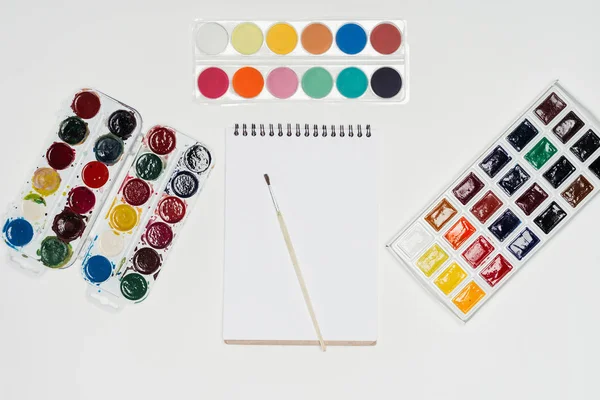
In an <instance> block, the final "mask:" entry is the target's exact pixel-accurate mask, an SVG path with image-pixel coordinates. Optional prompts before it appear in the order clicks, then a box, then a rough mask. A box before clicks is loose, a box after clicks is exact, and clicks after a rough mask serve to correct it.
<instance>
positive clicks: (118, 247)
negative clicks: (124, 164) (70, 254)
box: [82, 126, 213, 308]
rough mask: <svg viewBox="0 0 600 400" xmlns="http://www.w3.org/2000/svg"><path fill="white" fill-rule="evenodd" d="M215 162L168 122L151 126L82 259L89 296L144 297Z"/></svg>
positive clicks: (116, 301) (118, 302)
mask: <svg viewBox="0 0 600 400" xmlns="http://www.w3.org/2000/svg"><path fill="white" fill-rule="evenodd" d="M212 167H213V161H212V156H211V153H210V152H209V150H208V149H207V148H206V147H205V146H204V145H202V144H200V143H198V142H197V141H196V140H195V139H193V138H191V137H189V136H186V135H184V134H182V133H180V132H177V131H176V130H174V129H172V128H169V127H166V126H155V127H153V128H151V129H150V130H149V131H148V133H147V134H146V135H145V137H144V139H143V144H142V147H141V148H140V150H139V151H138V153H137V155H136V157H135V161H134V162H133V164H132V165H131V167H130V169H129V171H128V173H127V176H126V177H125V179H124V180H123V182H122V184H121V186H120V187H119V188H118V191H117V192H116V193H115V194H114V198H113V199H112V200H109V201H108V202H107V204H106V205H105V207H104V209H103V212H102V216H103V218H102V219H99V220H98V222H97V223H96V224H95V225H94V227H93V228H92V231H91V232H90V236H89V238H90V244H89V246H88V250H87V253H86V254H85V256H84V259H83V263H82V273H83V276H84V278H85V279H86V280H87V281H88V282H89V283H90V285H91V287H90V290H89V291H88V293H89V295H91V296H92V297H93V298H95V299H97V300H99V301H100V302H101V303H103V304H109V305H111V306H113V307H115V308H119V307H121V306H122V305H124V304H127V303H132V302H133V303H137V302H141V301H143V300H144V299H145V298H146V297H147V295H148V293H149V291H150V289H151V287H152V285H153V283H154V281H155V280H156V278H157V277H158V274H159V273H160V271H161V270H162V266H163V264H164V262H165V259H166V256H167V253H168V252H169V250H170V249H171V247H172V246H173V241H174V239H175V237H176V235H177V234H178V232H179V231H180V229H181V228H182V226H183V223H184V221H185V218H186V216H187V215H188V214H189V212H190V210H191V208H192V207H193V205H194V203H195V201H196V199H197V197H198V194H199V193H200V191H201V189H202V187H203V185H204V182H205V181H206V179H207V177H208V175H209V172H210V171H211V169H212Z"/></svg>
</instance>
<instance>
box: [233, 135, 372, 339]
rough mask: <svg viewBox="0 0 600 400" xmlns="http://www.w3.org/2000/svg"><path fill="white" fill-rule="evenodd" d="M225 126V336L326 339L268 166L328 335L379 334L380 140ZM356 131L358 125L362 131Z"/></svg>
mask: <svg viewBox="0 0 600 400" xmlns="http://www.w3.org/2000/svg"><path fill="white" fill-rule="evenodd" d="M319 132H320V133H319V137H314V136H312V134H313V133H312V130H311V136H309V137H306V136H304V134H302V136H300V137H297V136H296V134H295V132H294V133H293V135H292V136H291V137H288V136H287V134H284V136H282V137H280V136H278V135H275V136H269V135H268V133H267V135H266V136H260V135H258V134H257V135H256V136H251V135H250V132H248V135H247V136H242V134H241V133H240V134H239V135H238V136H236V135H234V131H233V129H231V130H228V131H227V132H226V166H225V168H226V170H225V174H226V178H225V179H226V184H225V190H226V192H225V271H224V316H223V338H224V340H225V342H227V343H264V342H267V343H268V342H272V343H282V344H286V343H289V344H306V343H313V342H314V344H317V336H316V333H315V330H314V328H313V325H312V321H311V318H310V314H309V312H308V309H307V307H306V304H305V302H304V298H303V296H302V291H301V288H300V285H299V283H298V280H297V278H296V275H295V272H294V267H293V265H292V262H291V260H290V256H289V253H288V251H287V248H286V245H285V240H284V238H283V235H282V233H281V230H280V228H279V223H278V220H277V215H276V212H275V209H274V207H273V203H272V201H271V197H270V195H269V190H268V187H267V184H266V183H265V180H264V178H263V175H264V174H265V173H266V174H269V176H270V178H271V186H272V188H273V191H274V193H275V196H276V198H277V202H278V203H279V207H280V209H281V212H282V214H283V217H284V219H285V222H286V224H287V227H288V230H289V234H290V237H291V241H292V243H293V245H294V248H295V250H296V254H297V257H298V261H299V264H300V269H301V270H302V273H303V275H304V279H305V281H306V285H307V288H308V292H309V294H310V297H311V300H312V303H313V306H314V310H315V313H316V317H317V320H318V323H319V326H320V328H321V332H322V335H323V339H324V340H325V342H326V343H328V344H357V345H360V344H362V345H369V344H374V343H375V342H376V340H377V254H378V245H377V243H378V242H377V182H376V181H377V144H376V140H375V139H376V138H375V136H376V133H375V132H372V136H371V137H366V135H365V134H364V133H363V135H362V137H357V135H356V133H355V134H354V136H353V137H349V136H348V134H346V136H344V137H339V133H338V135H337V136H336V137H331V136H330V134H329V135H328V136H327V137H323V136H322V131H321V130H319ZM355 132H356V130H355Z"/></svg>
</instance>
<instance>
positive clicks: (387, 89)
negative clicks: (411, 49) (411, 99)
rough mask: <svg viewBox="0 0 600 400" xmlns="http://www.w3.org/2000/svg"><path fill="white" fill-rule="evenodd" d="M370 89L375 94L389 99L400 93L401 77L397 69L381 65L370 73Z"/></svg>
mask: <svg viewBox="0 0 600 400" xmlns="http://www.w3.org/2000/svg"><path fill="white" fill-rule="evenodd" d="M371 89H372V90H373V93H375V94H376V95H377V96H379V97H381V98H384V99H389V98H392V97H394V96H396V95H397V94H398V93H400V90H401V89H402V78H401V77H400V74H399V73H398V71H396V70H395V69H393V68H390V67H382V68H379V69H378V70H377V71H375V72H374V73H373V75H371Z"/></svg>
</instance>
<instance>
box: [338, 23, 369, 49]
mask: <svg viewBox="0 0 600 400" xmlns="http://www.w3.org/2000/svg"><path fill="white" fill-rule="evenodd" d="M335 43H336V44H337V46H338V47H339V49H340V50H341V51H343V52H344V53H346V54H358V53H360V52H361V51H363V49H364V48H365V46H366V45H367V34H366V33H365V30H364V29H363V28H362V27H361V26H360V25H358V24H355V23H349V24H345V25H342V26H341V27H340V29H338V31H337V33H336V34H335Z"/></svg>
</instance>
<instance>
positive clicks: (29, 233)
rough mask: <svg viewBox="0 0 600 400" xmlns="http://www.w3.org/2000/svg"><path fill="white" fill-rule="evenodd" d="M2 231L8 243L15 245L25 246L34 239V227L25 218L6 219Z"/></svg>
mask: <svg viewBox="0 0 600 400" xmlns="http://www.w3.org/2000/svg"><path fill="white" fill-rule="evenodd" d="M2 232H3V233H4V237H5V239H6V241H7V242H8V244H9V245H11V246H14V247H21V246H25V245H26V244H28V243H29V242H31V239H33V227H32V226H31V224H30V223H29V222H27V221H26V220H24V219H23V218H15V219H12V220H8V221H6V223H5V224H4V228H3V229H2Z"/></svg>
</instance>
